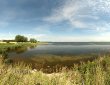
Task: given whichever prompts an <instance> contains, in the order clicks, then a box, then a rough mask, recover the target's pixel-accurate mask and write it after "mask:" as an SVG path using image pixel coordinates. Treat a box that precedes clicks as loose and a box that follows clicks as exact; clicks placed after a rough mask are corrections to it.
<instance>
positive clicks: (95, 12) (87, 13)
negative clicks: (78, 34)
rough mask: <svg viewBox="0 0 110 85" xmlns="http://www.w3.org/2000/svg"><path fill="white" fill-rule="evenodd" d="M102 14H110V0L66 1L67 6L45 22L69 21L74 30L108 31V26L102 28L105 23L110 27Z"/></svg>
mask: <svg viewBox="0 0 110 85" xmlns="http://www.w3.org/2000/svg"><path fill="white" fill-rule="evenodd" d="M101 13H102V14H107V13H108V14H109V13H110V0H65V4H63V5H62V6H60V7H58V8H56V9H55V10H53V11H52V14H51V16H47V17H45V18H44V20H45V21H48V22H50V23H59V22H62V21H67V22H68V23H69V24H70V25H71V26H72V28H81V29H82V28H83V29H85V30H96V31H97V30H102V29H106V25H105V26H104V25H103V27H101V26H100V24H103V22H104V24H108V26H109V23H108V22H106V21H103V19H102V17H100V14H101ZM105 16H106V15H105ZM99 23H100V24H99ZM107 28H110V26H109V27H107ZM103 31H104V30H103Z"/></svg>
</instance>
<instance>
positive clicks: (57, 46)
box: [9, 42, 110, 57]
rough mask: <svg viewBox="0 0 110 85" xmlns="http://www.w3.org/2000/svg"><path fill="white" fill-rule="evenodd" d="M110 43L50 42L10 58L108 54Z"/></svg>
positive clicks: (12, 53) (13, 54) (10, 54)
mask: <svg viewBox="0 0 110 85" xmlns="http://www.w3.org/2000/svg"><path fill="white" fill-rule="evenodd" d="M109 44H110V43H108V42H106V43H104V42H100V43H98V42H60V43H59V42H49V44H47V45H38V46H36V47H35V48H32V49H29V48H28V49H22V50H23V51H20V52H11V53H9V56H11V57H14V56H22V57H32V56H36V55H40V54H43V55H45V54H52V55H86V54H104V53H105V54H106V53H109V52H110V45H109Z"/></svg>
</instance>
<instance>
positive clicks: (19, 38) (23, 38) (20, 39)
mask: <svg viewBox="0 0 110 85" xmlns="http://www.w3.org/2000/svg"><path fill="white" fill-rule="evenodd" d="M15 41H16V42H27V41H28V38H27V37H25V36H22V35H16V37H15Z"/></svg>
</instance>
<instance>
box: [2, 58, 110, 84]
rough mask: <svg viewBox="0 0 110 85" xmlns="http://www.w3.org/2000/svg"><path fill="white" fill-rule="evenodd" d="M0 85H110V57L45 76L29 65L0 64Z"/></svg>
mask: <svg viewBox="0 0 110 85" xmlns="http://www.w3.org/2000/svg"><path fill="white" fill-rule="evenodd" d="M0 85H110V57H100V58H99V59H96V60H94V61H93V62H88V63H86V64H85V63H82V64H81V65H80V66H79V65H76V64H75V65H74V66H73V69H71V70H66V68H65V67H64V68H63V69H62V71H61V72H59V73H51V74H45V73H43V72H42V71H37V70H36V69H34V70H32V69H31V67H30V66H29V65H25V64H24V63H18V64H15V65H6V64H2V63H1V64H0Z"/></svg>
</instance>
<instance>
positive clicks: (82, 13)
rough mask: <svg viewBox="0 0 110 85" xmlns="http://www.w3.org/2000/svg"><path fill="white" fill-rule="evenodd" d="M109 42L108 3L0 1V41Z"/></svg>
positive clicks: (96, 0) (84, 0)
mask: <svg viewBox="0 0 110 85" xmlns="http://www.w3.org/2000/svg"><path fill="white" fill-rule="evenodd" d="M17 34H21V35H24V36H27V37H29V38H32V37H33V38H36V39H38V40H40V41H60V42H63V41H66V42H67V41H68V42H69V41H73V42H74V41H81V42H82V41H84V42H86V41H110V0H0V39H14V37H15V35H17Z"/></svg>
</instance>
